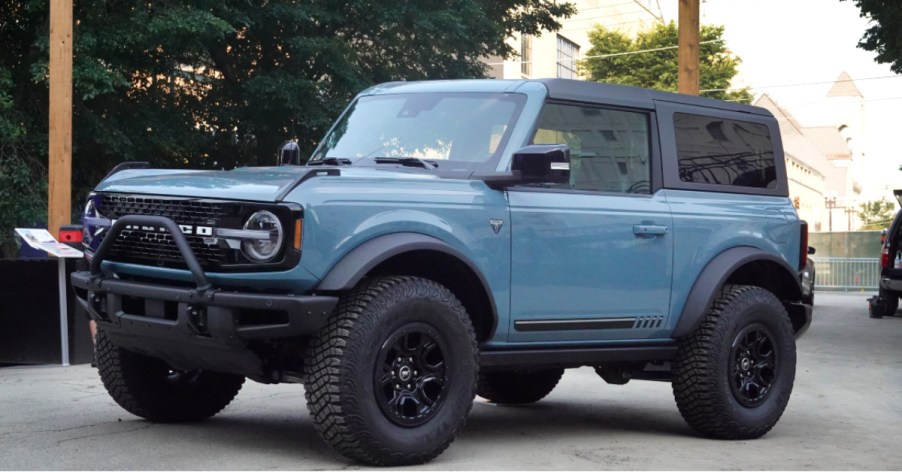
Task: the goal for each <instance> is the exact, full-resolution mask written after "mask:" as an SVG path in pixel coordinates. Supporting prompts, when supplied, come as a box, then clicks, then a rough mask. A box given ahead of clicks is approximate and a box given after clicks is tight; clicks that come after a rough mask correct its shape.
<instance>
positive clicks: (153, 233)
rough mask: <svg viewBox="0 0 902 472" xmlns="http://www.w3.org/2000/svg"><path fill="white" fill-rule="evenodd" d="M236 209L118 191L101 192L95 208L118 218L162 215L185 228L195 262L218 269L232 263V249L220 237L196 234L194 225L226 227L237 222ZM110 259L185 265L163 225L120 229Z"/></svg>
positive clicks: (184, 199)
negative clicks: (117, 192) (122, 193)
mask: <svg viewBox="0 0 902 472" xmlns="http://www.w3.org/2000/svg"><path fill="white" fill-rule="evenodd" d="M239 210H240V209H239V208H238V207H236V206H234V205H232V206H230V205H229V204H228V203H226V202H218V201H210V200H196V199H186V198H166V197H150V196H135V195H120V194H102V195H101V200H100V205H99V207H98V211H99V212H100V213H101V214H102V215H103V217H105V218H109V219H111V220H116V219H119V218H121V217H123V216H126V215H156V216H165V217H166V218H169V219H171V220H172V221H174V222H175V223H176V224H178V225H180V226H183V227H186V229H188V230H187V231H185V233H186V234H185V239H187V240H188V244H189V245H190V246H191V250H192V252H194V255H195V257H197V261H198V262H199V263H200V264H201V266H202V267H203V268H205V269H219V268H221V267H222V266H223V265H227V264H233V263H235V262H236V258H237V254H236V251H235V250H233V249H230V248H229V247H228V244H227V243H226V242H225V241H224V240H222V239H218V238H215V237H212V235H211V234H208V235H204V236H201V235H197V232H198V227H204V228H208V229H210V230H212V228H228V227H235V225H236V224H239V222H240V219H239V218H238V216H239V215H237V214H236V212H238V211H239ZM108 258H109V259H110V260H116V261H122V262H134V263H139V264H151V265H156V266H163V267H179V268H184V267H186V265H185V262H184V257H182V254H181V252H179V249H178V247H177V246H176V245H175V242H174V241H173V239H172V236H171V235H170V234H169V233H168V232H167V231H166V230H165V229H163V228H156V227H154V228H149V227H144V226H141V225H135V226H132V227H130V228H126V229H124V230H123V231H122V232H121V233H119V237H118V238H116V241H115V242H114V243H113V246H112V247H111V248H110V252H109V255H108Z"/></svg>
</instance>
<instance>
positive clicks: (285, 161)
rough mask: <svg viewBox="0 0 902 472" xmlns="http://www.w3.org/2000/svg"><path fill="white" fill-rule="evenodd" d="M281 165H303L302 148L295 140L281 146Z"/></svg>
mask: <svg viewBox="0 0 902 472" xmlns="http://www.w3.org/2000/svg"><path fill="white" fill-rule="evenodd" d="M279 165H280V166H299V165H301V148H300V146H298V143H297V142H295V141H288V142H287V143H285V144H283V145H282V147H281V148H279Z"/></svg>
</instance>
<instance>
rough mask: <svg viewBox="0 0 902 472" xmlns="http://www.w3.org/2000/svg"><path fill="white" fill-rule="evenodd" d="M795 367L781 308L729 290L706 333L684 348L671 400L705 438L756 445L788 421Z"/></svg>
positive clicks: (760, 294)
mask: <svg viewBox="0 0 902 472" xmlns="http://www.w3.org/2000/svg"><path fill="white" fill-rule="evenodd" d="M768 353H769V354H768ZM795 367H796V351H795V338H794V334H793V331H792V325H791V324H790V320H789V316H788V314H787V312H786V310H785V308H784V307H783V305H782V304H781V303H780V301H779V300H778V299H777V298H776V297H775V296H774V295H773V294H772V293H771V292H769V291H767V290H765V289H763V288H760V287H753V286H742V285H734V286H726V287H724V289H723V290H722V292H721V294H720V296H719V297H718V298H717V299H716V300H715V302H714V304H713V306H712V308H711V311H710V312H709V313H708V314H707V316H706V317H705V319H704V321H703V322H702V323H701V326H699V327H698V329H697V330H696V331H695V332H694V333H692V334H691V335H689V336H687V337H685V338H683V339H681V340H680V342H679V350H678V353H677V356H676V358H675V360H674V366H673V383H672V385H673V395H674V398H675V399H676V404H677V407H678V408H679V410H680V414H681V415H682V416H683V419H685V420H686V423H688V424H689V426H691V427H692V428H693V429H695V430H696V431H698V432H699V433H701V434H702V435H704V436H708V437H712V438H718V439H753V438H757V437H760V436H762V435H764V434H765V433H767V432H768V431H770V429H771V428H773V426H774V425H775V424H776V423H777V420H779V419H780V416H781V415H782V414H783V410H784V409H785V408H786V404H787V403H788V402H789V396H790V393H791V392H792V385H793V381H794V380H795Z"/></svg>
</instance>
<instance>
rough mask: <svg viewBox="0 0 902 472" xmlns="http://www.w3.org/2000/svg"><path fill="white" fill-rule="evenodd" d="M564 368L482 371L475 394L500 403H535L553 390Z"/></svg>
mask: <svg viewBox="0 0 902 472" xmlns="http://www.w3.org/2000/svg"><path fill="white" fill-rule="evenodd" d="M563 375H564V369H543V370H512V371H494V372H482V373H480V374H479V383H478V384H477V386H476V394H477V395H479V396H480V397H482V398H485V399H486V400H489V401H491V402H495V403H500V404H510V405H524V404H527V403H535V402H537V401H539V400H541V399H543V398H545V396H546V395H548V394H549V393H551V391H552V390H554V387H555V386H557V384H558V382H559V381H560V380H561V377H562V376H563Z"/></svg>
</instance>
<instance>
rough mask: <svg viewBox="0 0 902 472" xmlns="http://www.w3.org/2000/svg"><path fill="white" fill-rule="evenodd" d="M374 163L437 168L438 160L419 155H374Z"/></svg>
mask: <svg viewBox="0 0 902 472" xmlns="http://www.w3.org/2000/svg"><path fill="white" fill-rule="evenodd" d="M373 160H374V161H376V164H401V165H402V166H406V167H422V168H423V169H429V170H432V169H438V162H435V161H429V160H426V159H420V158H419V157H376V158H374V159H373Z"/></svg>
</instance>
